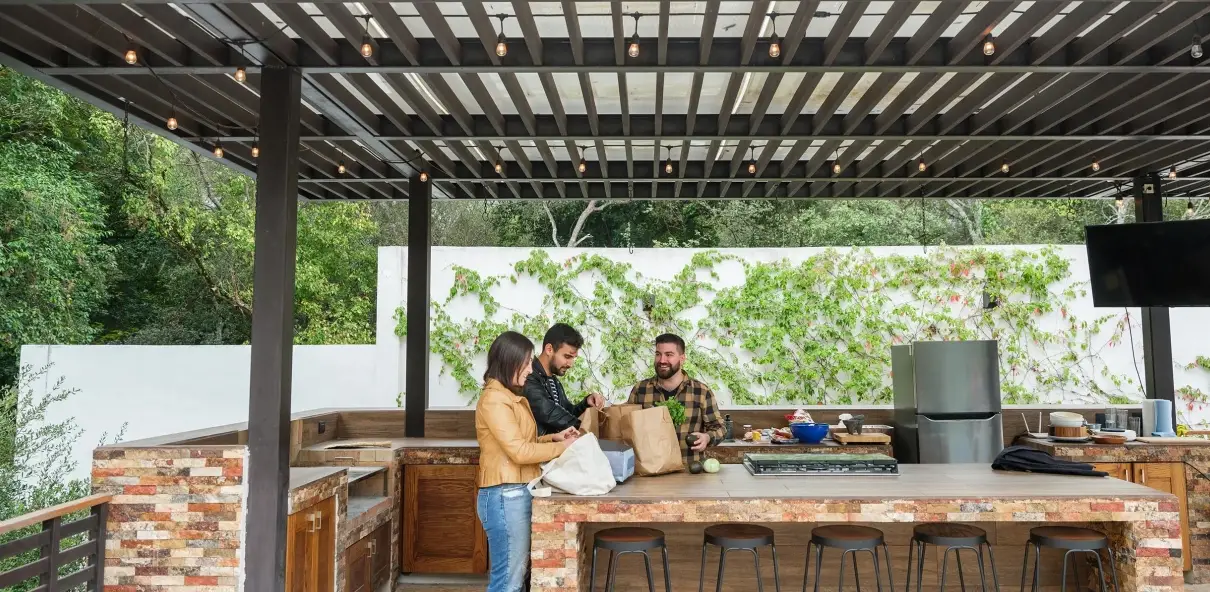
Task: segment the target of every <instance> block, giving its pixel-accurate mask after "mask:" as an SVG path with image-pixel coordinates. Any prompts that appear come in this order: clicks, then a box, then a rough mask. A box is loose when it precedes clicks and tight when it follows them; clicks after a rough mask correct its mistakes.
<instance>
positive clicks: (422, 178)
mask: <svg viewBox="0 0 1210 592" xmlns="http://www.w3.org/2000/svg"><path fill="white" fill-rule="evenodd" d="M420 182H421V183H428V182H429V173H428V171H420Z"/></svg>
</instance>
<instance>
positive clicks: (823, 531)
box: [802, 524, 895, 592]
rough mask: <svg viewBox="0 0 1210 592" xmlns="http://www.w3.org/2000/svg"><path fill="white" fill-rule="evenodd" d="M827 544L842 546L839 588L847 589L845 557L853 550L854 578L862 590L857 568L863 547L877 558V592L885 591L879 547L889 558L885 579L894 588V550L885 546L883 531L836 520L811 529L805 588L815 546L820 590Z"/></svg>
mask: <svg viewBox="0 0 1210 592" xmlns="http://www.w3.org/2000/svg"><path fill="white" fill-rule="evenodd" d="M824 548H832V549H840V550H841V551H842V553H841V554H840V571H839V572H838V573H839V574H840V577H838V578H837V582H836V589H837V590H838V591H840V592H843V590H844V558H845V556H846V555H848V554H850V553H852V554H853V578H854V579H856V581H857V590H858V592H860V590H861V576H860V575H859V574H858V572H857V553H858V552H861V551H864V552H866V553H869V554H870V558H872V559H873V560H874V583H875V585H876V587H877V589H878V592H882V573H881V571H880V569H879V567H878V555H879V553H878V550H879V549H880V548H881V549H882V556H883V558H884V559H885V560H886V579H887V586H888V587H889V589H890V590H894V589H895V579H894V576H893V575H892V572H891V551H890V550H889V549H888V548H887V546H886V541H885V540H884V538H883V535H882V531H881V530H878V529H877V528H870V527H869V526H857V525H853V524H834V525H831V526H818V527H815V528H813V529H811V542H810V543H809V544H808V545H807V562H806V565H805V566H803V573H802V589H803V592H807V579H808V578H809V576H810V572H811V570H810V566H811V550H812V549H814V550H815V574H816V575H815V592H819V580H820V577H819V576H820V575H822V573H823V571H822V570H823V550H824Z"/></svg>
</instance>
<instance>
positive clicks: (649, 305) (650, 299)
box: [643, 294, 655, 314]
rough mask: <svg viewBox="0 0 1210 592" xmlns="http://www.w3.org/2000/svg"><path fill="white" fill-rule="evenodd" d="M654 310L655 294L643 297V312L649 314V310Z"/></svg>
mask: <svg viewBox="0 0 1210 592" xmlns="http://www.w3.org/2000/svg"><path fill="white" fill-rule="evenodd" d="M654 308H655V294H645V295H643V312H645V313H647V314H651V310H652V309H654Z"/></svg>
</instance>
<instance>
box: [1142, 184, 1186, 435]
mask: <svg viewBox="0 0 1210 592" xmlns="http://www.w3.org/2000/svg"><path fill="white" fill-rule="evenodd" d="M1134 217H1135V220H1136V221H1138V222H1162V221H1163V220H1164V188H1163V183H1162V182H1161V181H1160V176H1159V175H1158V174H1156V173H1150V174H1147V175H1140V176H1138V177H1135V179H1134ZM1140 313H1141V315H1142V317H1143V381H1144V385H1143V388H1144V390H1145V392H1146V393H1147V398H1148V399H1166V400H1168V401H1171V402H1172V421H1173V424H1172V425H1176V383H1175V380H1174V378H1173V376H1172V325H1171V323H1170V322H1169V320H1168V308H1167V307H1158V306H1151V307H1143V308H1141V309H1140ZM1147 435H1151V434H1147Z"/></svg>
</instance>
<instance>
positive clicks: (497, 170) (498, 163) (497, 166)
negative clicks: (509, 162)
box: [496, 158, 504, 175]
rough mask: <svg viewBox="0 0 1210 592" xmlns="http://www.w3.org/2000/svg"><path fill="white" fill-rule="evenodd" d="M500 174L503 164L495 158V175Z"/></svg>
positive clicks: (502, 170)
mask: <svg viewBox="0 0 1210 592" xmlns="http://www.w3.org/2000/svg"><path fill="white" fill-rule="evenodd" d="M502 173H504V163H503V162H500V159H499V158H497V159H496V174H497V175H499V174H502Z"/></svg>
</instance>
